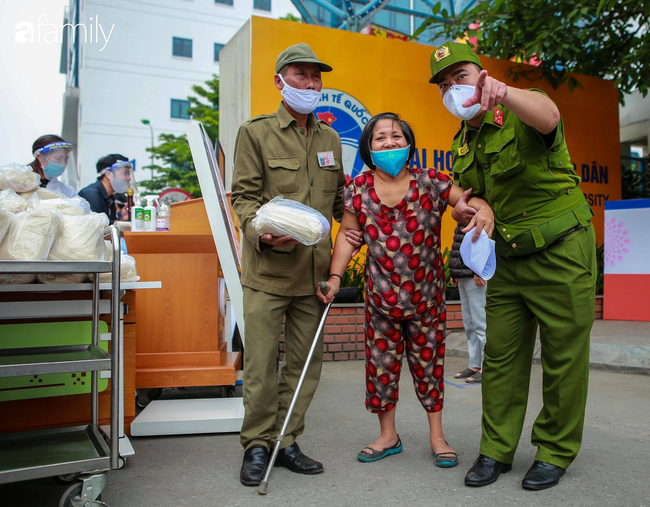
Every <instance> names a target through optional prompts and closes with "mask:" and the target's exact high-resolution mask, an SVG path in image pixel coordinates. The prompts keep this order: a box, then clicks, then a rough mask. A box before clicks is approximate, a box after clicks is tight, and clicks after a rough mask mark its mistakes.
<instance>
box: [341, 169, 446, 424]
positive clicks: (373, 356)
mask: <svg viewBox="0 0 650 507" xmlns="http://www.w3.org/2000/svg"><path fill="white" fill-rule="evenodd" d="M451 185H452V182H451V180H450V179H449V178H448V177H447V176H446V175H444V174H442V173H438V172H437V171H436V170H435V169H430V170H419V169H414V170H411V182H410V186H409V189H408V192H407V193H406V196H405V197H404V199H402V200H401V201H400V202H399V203H398V204H397V206H395V207H392V208H391V207H388V206H386V205H384V204H382V203H381V201H380V200H379V197H378V196H377V192H376V191H375V187H374V174H373V172H372V171H366V172H364V173H362V174H360V175H358V176H357V177H356V178H354V179H352V180H350V181H349V182H348V185H347V188H346V189H345V192H344V194H343V204H344V206H345V208H346V209H347V210H348V211H351V212H353V213H354V214H355V215H356V216H357V220H358V221H359V223H360V224H361V226H362V229H363V232H364V240H365V242H366V245H367V246H368V258H367V260H366V273H365V279H366V380H367V381H366V406H367V408H368V410H370V411H372V412H374V413H382V412H386V411H388V410H391V409H392V408H394V406H395V403H396V402H397V398H398V393H399V386H398V384H399V377H400V372H401V365H402V355H403V353H404V349H405V348H406V352H407V360H408V364H409V368H410V370H411V375H412V376H413V381H414V384H415V390H416V393H417V395H418V398H419V399H420V402H421V403H422V406H423V407H424V408H425V409H426V410H427V411H429V412H437V411H439V410H441V409H442V400H443V389H444V381H443V379H442V377H443V374H444V350H445V346H444V339H445V322H446V313H445V297H444V286H445V279H444V276H445V275H444V266H443V265H442V256H441V254H440V230H441V219H442V215H443V213H444V212H445V209H446V208H447V202H448V198H449V192H450V191H451Z"/></svg>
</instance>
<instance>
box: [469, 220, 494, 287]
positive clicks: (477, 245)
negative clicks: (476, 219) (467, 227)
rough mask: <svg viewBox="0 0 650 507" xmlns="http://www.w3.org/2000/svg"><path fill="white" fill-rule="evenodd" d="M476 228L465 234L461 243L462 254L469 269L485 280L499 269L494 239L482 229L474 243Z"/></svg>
mask: <svg viewBox="0 0 650 507" xmlns="http://www.w3.org/2000/svg"><path fill="white" fill-rule="evenodd" d="M475 229H476V228H474V229H472V230H471V231H469V232H468V233H467V234H465V237H464V238H463V242H462V243H461V244H460V256H461V257H462V259H463V262H464V263H465V265H466V266H467V267H468V268H469V269H471V270H472V271H474V273H476V274H477V275H478V276H480V277H481V278H483V280H489V279H490V278H492V277H493V276H494V272H495V271H496V269H497V258H496V255H495V254H494V240H491V239H490V238H489V237H488V235H487V233H486V232H485V231H481V235H480V236H479V238H478V239H477V240H476V241H475V242H474V243H472V237H473V236H474V230H475Z"/></svg>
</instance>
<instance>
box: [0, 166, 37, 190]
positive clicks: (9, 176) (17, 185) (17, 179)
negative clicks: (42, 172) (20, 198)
mask: <svg viewBox="0 0 650 507" xmlns="http://www.w3.org/2000/svg"><path fill="white" fill-rule="evenodd" d="M0 171H2V173H3V175H2V178H0V183H1V184H2V188H0V190H6V189H7V188H9V189H11V190H13V191H14V192H18V193H20V192H29V191H30V190H36V189H37V188H38V186H39V185H40V184H41V177H40V176H39V175H38V174H37V173H35V172H34V171H33V170H32V168H31V167H29V166H26V165H22V164H16V163H11V164H6V165H4V166H2V167H0Z"/></svg>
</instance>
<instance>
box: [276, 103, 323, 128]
mask: <svg viewBox="0 0 650 507" xmlns="http://www.w3.org/2000/svg"><path fill="white" fill-rule="evenodd" d="M275 114H276V116H277V117H278V122H280V128H283V129H286V128H287V127H288V126H289V125H291V123H293V122H296V125H297V124H298V120H296V119H295V118H294V117H293V116H291V113H289V111H287V108H286V107H284V103H282V102H280V107H278V110H277V111H276V112H275ZM307 123H308V128H310V129H312V128H314V127H315V126H316V125H318V126H319V128H321V129H322V127H321V125H319V123H320V122H318V121H316V117H315V116H314V115H313V114H310V115H308V119H307Z"/></svg>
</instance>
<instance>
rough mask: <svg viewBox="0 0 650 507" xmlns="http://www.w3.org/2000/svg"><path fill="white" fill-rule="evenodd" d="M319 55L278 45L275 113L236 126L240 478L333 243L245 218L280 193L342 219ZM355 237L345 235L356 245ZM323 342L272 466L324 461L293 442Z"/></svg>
mask: <svg viewBox="0 0 650 507" xmlns="http://www.w3.org/2000/svg"><path fill="white" fill-rule="evenodd" d="M331 70H332V67H330V66H329V65H326V64H325V63H323V62H321V61H320V60H319V59H318V58H317V57H316V55H315V54H314V52H313V51H312V50H311V48H310V47H309V46H308V45H307V44H296V45H294V46H291V47H289V48H287V49H286V50H285V51H283V52H282V53H281V54H280V55H279V56H278V59H277V62H276V67H275V72H276V74H275V78H274V79H275V86H276V87H277V88H278V90H280V92H281V94H282V97H283V101H282V102H281V103H280V107H278V110H277V111H276V112H275V113H273V114H268V115H263V116H258V117H256V118H253V119H251V120H249V121H247V122H246V123H244V124H243V125H242V126H241V127H240V128H239V133H238V134H237V141H236V145H235V167H234V176H233V183H232V197H231V201H232V206H233V209H234V210H235V213H236V214H237V216H238V217H239V219H240V221H241V230H242V232H243V235H244V238H243V253H242V273H241V283H242V285H243V287H244V322H245V328H246V350H245V355H244V407H245V410H246V413H245V416H244V422H243V426H242V430H241V443H242V445H243V446H244V449H245V452H244V460H243V464H242V467H241V471H240V480H241V482H242V484H244V485H246V486H255V485H258V484H259V483H260V481H261V480H262V478H263V475H264V472H265V470H266V466H267V463H268V459H269V450H270V448H271V446H272V445H274V440H275V438H276V436H277V435H278V433H279V431H280V425H281V424H282V422H283V421H284V418H285V415H286V413H287V409H288V407H289V404H290V402H291V397H292V395H293V393H294V391H295V389H296V385H297V383H298V378H299V377H300V373H301V371H302V368H303V366H304V363H305V359H306V358H307V354H308V352H309V349H310V346H311V343H312V341H313V338H314V336H315V334H316V331H317V328H318V324H319V321H320V319H321V317H322V315H323V311H324V309H325V306H324V305H323V304H322V303H321V302H320V301H319V300H318V299H317V297H316V285H317V283H318V282H319V281H321V280H327V278H328V276H329V266H330V260H331V250H330V248H331V242H330V238H327V239H326V240H324V241H323V242H322V243H321V244H319V245H314V246H304V245H302V244H299V243H298V242H296V241H295V240H293V239H291V238H290V237H289V236H282V237H273V236H272V235H270V234H265V235H263V236H261V237H260V236H259V235H258V233H257V231H256V230H255V228H254V227H253V225H252V223H251V221H252V219H253V218H254V217H255V213H256V212H257V210H258V209H259V208H260V206H262V205H263V204H264V203H266V202H268V201H270V200H271V199H272V198H274V197H276V196H279V195H283V196H284V197H286V198H288V199H293V200H295V201H299V202H301V203H303V204H306V205H308V206H311V207H312V208H314V209H316V210H318V211H320V212H321V213H322V214H323V215H324V216H325V217H328V218H329V217H332V216H333V217H334V218H335V219H336V220H338V221H340V220H341V218H342V216H343V203H342V194H343V187H344V185H345V175H344V172H343V164H342V158H341V141H340V139H339V136H338V134H337V133H336V132H335V131H334V129H332V128H331V127H330V126H329V125H328V124H327V123H326V122H324V121H318V120H316V118H315V116H314V115H313V114H312V112H313V111H314V109H315V108H316V106H317V105H318V102H319V100H320V91H321V89H322V86H323V83H322V81H321V72H330V71H331ZM359 236H360V235H357V237H356V238H355V237H354V235H352V236H349V240H350V242H351V243H353V244H355V245H356V246H359V245H360V237H359ZM283 321H284V341H285V356H284V361H283V364H282V368H281V370H280V376H279V379H278V377H277V373H276V358H277V351H278V343H279V340H280V333H281V328H282V323H283ZM322 353H323V349H322V347H318V348H317V349H316V352H315V354H314V357H313V360H312V362H311V366H310V368H309V371H308V374H307V378H306V379H305V383H304V385H303V388H302V391H301V393H300V397H299V398H298V402H297V404H296V407H295V410H294V412H293V416H292V418H291V422H290V424H289V427H288V431H287V435H286V437H285V438H284V440H283V442H282V448H281V450H280V453H279V455H278V458H277V462H276V464H279V465H281V466H284V467H286V468H288V469H289V470H291V471H293V472H297V473H302V474H317V473H320V472H322V471H323V465H322V464H321V463H319V462H317V461H315V460H313V459H311V458H309V457H307V456H306V455H305V454H303V453H302V452H301V450H300V448H299V447H298V444H297V443H296V437H297V436H298V435H300V434H302V432H303V430H304V426H305V413H306V411H307V408H308V407H309V404H310V402H311V400H312V398H313V396H314V392H315V391H316V387H317V385H318V381H319V379H320V373H321V365H322Z"/></svg>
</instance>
